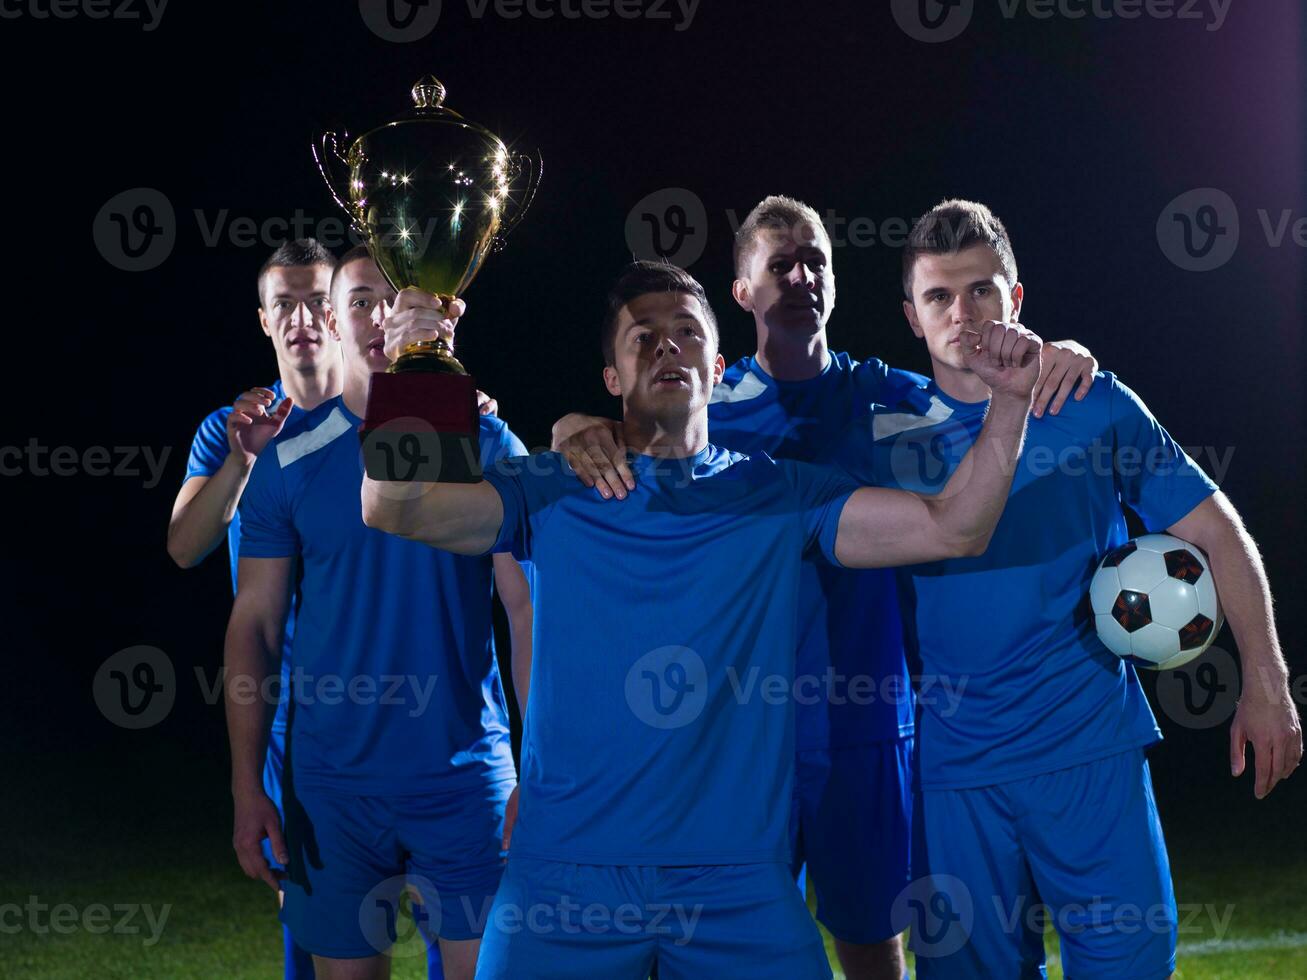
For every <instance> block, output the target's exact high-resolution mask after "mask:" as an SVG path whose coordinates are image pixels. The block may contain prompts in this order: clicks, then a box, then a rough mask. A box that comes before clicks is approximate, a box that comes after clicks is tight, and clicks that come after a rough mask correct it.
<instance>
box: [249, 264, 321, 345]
mask: <svg viewBox="0 0 1307 980" xmlns="http://www.w3.org/2000/svg"><path fill="white" fill-rule="evenodd" d="M330 289H331V269H330V268H328V267H327V266H325V265H305V266H283V265H274V266H273V267H272V268H271V269H269V270H268V271H267V273H266V274H265V275H264V278H263V305H262V306H260V307H259V323H260V324H262V325H263V332H264V333H265V334H267V335H268V336H269V337H271V338H272V346H273V347H274V348H275V349H276V351H277V360H278V362H279V363H281V364H285V365H289V367H290V368H291V369H292V370H300V371H311V370H313V369H315V368H316V367H318V366H319V365H320V364H322V363H323V362H324V361H325V360H326V359H327V358H332V357H338V356H339V353H340V349H339V347H338V346H337V344H336V341H335V338H333V337H332V336H331V333H330V332H329V331H328V330H327V313H328V311H329V310H330V306H331V300H330V296H329V295H328V293H329V290H330Z"/></svg>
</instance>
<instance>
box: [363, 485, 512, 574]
mask: <svg viewBox="0 0 1307 980" xmlns="http://www.w3.org/2000/svg"><path fill="white" fill-rule="evenodd" d="M503 522H504V504H503V501H501V500H500V499H499V494H498V493H497V492H496V491H495V488H494V487H492V486H491V485H490V484H489V483H486V482H485V481H484V480H483V481H482V482H480V483H395V482H388V481H380V480H373V479H371V478H369V477H368V476H367V475H364V477H363V523H364V524H366V525H367V526H368V527H371V528H376V529H377V530H378V531H385V532H386V533H387V534H394V535H397V536H399V537H401V538H408V539H409V540H411V541H421V542H422V543H423V544H429V545H431V546H432V547H433V548H440V549H442V550H444V551H452V552H454V553H455V554H460V555H481V554H485V553H486V552H487V551H489V550H490V547H491V546H492V545H493V544H494V543H495V539H496V538H497V537H499V528H500V525H501V524H503Z"/></svg>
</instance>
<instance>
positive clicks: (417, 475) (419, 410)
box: [359, 371, 481, 483]
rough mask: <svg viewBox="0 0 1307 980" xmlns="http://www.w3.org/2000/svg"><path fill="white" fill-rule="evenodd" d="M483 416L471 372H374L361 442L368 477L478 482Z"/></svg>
mask: <svg viewBox="0 0 1307 980" xmlns="http://www.w3.org/2000/svg"><path fill="white" fill-rule="evenodd" d="M480 428H481V423H480V416H479V413H478V412H477V396H476V382H475V381H474V380H472V377H471V376H470V375H466V374H446V373H443V372H431V371H409V372H403V373H400V374H385V373H378V374H374V375H372V381H371V384H370V386H369V388H368V406H367V409H366V410H365V417H364V419H363V425H362V427H361V428H360V429H359V441H360V442H361V443H362V446H363V465H364V469H365V470H366V471H367V474H368V476H369V477H371V478H372V479H374V480H384V481H387V482H391V483H410V482H422V483H479V482H480V480H481V443H480V440H479V439H478V438H477V435H478V433H479V431H480Z"/></svg>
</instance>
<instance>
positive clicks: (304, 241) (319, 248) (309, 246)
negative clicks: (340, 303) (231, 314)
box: [258, 238, 336, 306]
mask: <svg viewBox="0 0 1307 980" xmlns="http://www.w3.org/2000/svg"><path fill="white" fill-rule="evenodd" d="M311 265H325V266H326V267H327V268H328V269H332V270H333V271H334V270H335V268H336V257H335V256H334V255H332V254H331V252H330V251H329V250H328V249H327V248H326V246H324V245H323V244H322V243H321V242H320V241H318V240H317V239H316V238H297V239H295V240H294V241H291V242H285V243H283V244H282V245H281V246H280V247H278V249H277V250H276V251H275V252H273V253H272V254H271V255H269V256H268V260H267V261H266V262H264V263H263V265H262V266H260V267H259V278H258V287H259V306H262V305H263V284H264V281H265V280H266V279H267V278H268V270H269V269H274V268H278V267H289V268H296V267H301V268H302V267H304V266H311Z"/></svg>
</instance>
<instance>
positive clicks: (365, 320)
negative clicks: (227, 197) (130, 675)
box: [226, 248, 530, 980]
mask: <svg viewBox="0 0 1307 980" xmlns="http://www.w3.org/2000/svg"><path fill="white" fill-rule="evenodd" d="M330 297H331V302H330V305H329V308H328V311H327V314H326V319H325V327H326V330H327V331H329V333H330V335H331V336H332V337H333V338H334V339H335V340H336V341H337V342H338V343H339V345H340V349H341V353H342V364H343V369H344V371H343V378H342V390H341V393H340V394H338V395H336V396H334V397H328V398H326V399H325V400H323V401H321V403H320V404H318V405H316V406H314V407H313V408H311V409H309V410H305V411H303V412H302V413H301V414H298V415H297V416H295V417H294V418H290V417H289V410H288V409H287V408H285V407H283V408H280V409H278V410H277V411H275V412H274V413H273V414H272V415H271V416H267V417H265V416H263V415H260V414H259V413H258V412H257V411H248V412H246V413H245V414H246V415H247V418H248V421H247V422H245V423H243V425H244V427H245V428H246V429H247V430H249V431H254V432H258V433H259V434H260V435H261V436H262V439H263V442H264V443H266V447H259V446H257V445H255V446H251V447H250V448H251V450H252V452H254V453H256V454H257V462H255V463H254V466H253V470H252V472H250V474H249V478H248V484H247V485H246V487H245V490H244V494H243V495H242V497H241V501H240V515H241V522H242V527H241V534H242V540H241V544H240V550H241V553H240V561H239V571H238V577H239V589H238V591H237V594H236V601H235V604H234V606H233V609H232V615H231V622H230V624H229V626H228V631H227V646H226V666H227V674H226V695H227V719H228V728H229V734H230V738H231V745H232V786H233V795H234V797H235V810H236V819H235V823H236V828H235V833H234V841H235V845H236V850H237V856H238V858H239V860H240V863H241V866H242V868H243V869H244V870H245V872H246V873H247V874H249V875H250V876H251V877H259V878H262V879H264V880H265V881H267V882H268V883H269V884H271V885H274V886H275V885H276V884H277V882H278V877H277V876H276V875H274V873H273V871H272V870H271V869H270V868H269V866H268V862H267V860H266V859H265V858H264V855H263V853H262V852H261V850H260V844H261V842H262V839H263V838H265V837H266V838H268V839H269V841H270V843H271V849H272V852H273V854H274V855H275V857H276V859H277V861H278V862H279V863H280V864H281V865H283V866H284V867H285V872H284V874H282V875H281V876H280V883H281V887H282V888H283V890H284V893H285V901H284V906H283V910H282V919H283V921H284V922H285V923H286V924H287V926H288V927H289V929H290V932H291V934H292V935H293V937H294V940H295V942H296V943H297V945H298V946H299V947H300V948H302V949H304V950H306V951H308V952H309V953H311V954H312V955H313V958H314V965H315V968H316V971H317V975H318V976H319V977H323V978H325V980H335V978H343V977H348V978H381V977H385V976H387V975H388V974H389V959H388V957H386V956H385V955H384V953H385V950H386V947H387V944H388V941H389V939H390V938H392V937H393V932H394V921H393V915H394V911H395V909H396V907H397V905H398V901H399V894H398V893H399V891H400V889H401V888H402V886H403V883H404V880H405V877H406V876H409V877H410V880H412V879H417V880H420V881H421V882H422V885H421V887H419V893H420V894H421V898H422V900H423V908H424V910H425V911H424V913H423V914H422V916H421V920H420V924H421V925H423V927H424V934H425V935H426V938H427V939H428V941H429V942H435V941H436V939H437V935H438V937H439V943H440V948H441V958H442V960H443V964H444V972H445V975H446V976H449V977H451V978H458V980H467V978H470V977H471V976H472V972H473V968H474V964H475V962H476V955H477V947H478V944H479V934H480V923H479V921H478V916H479V914H480V910H481V909H482V907H483V905H485V904H488V903H489V901H490V897H491V896H492V895H493V894H494V893H495V890H496V887H497V886H498V882H499V877H500V874H501V872H502V857H501V850H502V836H503V825H504V814H505V807H506V805H507V804H508V801H509V797H510V793H512V792H513V791H514V787H515V783H516V779H515V775H514V767H513V760H512V755H511V749H510V744H509V728H508V718H507V709H506V706H505V702H504V697H503V690H502V687H501V684H500V679H499V672H498V668H497V666H496V661H495V651H494V645H493V632H492V626H491V583H492V578H491V575H492V560H491V559H490V558H489V557H485V558H461V557H455V556H451V555H444V554H440V553H437V552H433V551H432V550H431V549H429V548H425V547H422V546H419V545H416V544H410V543H407V542H403V541H400V540H398V539H396V538H394V537H391V536H388V535H383V534H379V533H377V532H375V531H372V530H370V529H368V528H367V527H365V526H364V525H363V523H362V521H361V520H360V517H359V509H358V499H359V486H360V482H361V480H362V462H361V456H360V451H359V444H358V434H357V427H358V425H359V422H360V416H361V414H362V412H363V410H364V404H365V402H366V400H367V389H368V382H369V380H370V378H371V375H372V373H373V372H374V371H380V370H384V369H385V367H386V366H387V365H388V364H389V363H390V359H391V357H392V356H393V354H394V353H395V352H397V350H398V349H402V347H403V346H404V344H405V343H407V342H408V341H409V340H410V339H414V338H413V337H412V334H413V332H414V331H417V333H418V335H419V336H421V337H426V336H430V335H433V334H439V335H441V336H445V337H446V338H447V339H452V336H453V328H454V322H453V321H451V320H446V319H444V314H443V313H442V312H440V311H439V310H438V309H437V308H436V307H435V304H434V300H433V299H432V298H431V297H429V296H426V295H424V294H418V293H417V292H416V291H413V290H406V291H405V292H404V293H403V294H401V295H399V296H398V297H397V296H396V294H395V292H394V290H393V289H391V287H390V286H389V285H388V284H387V283H386V281H385V279H384V277H383V276H382V274H381V272H380V270H379V269H377V267H376V265H375V264H374V263H373V261H372V260H371V258H370V257H369V256H368V254H367V252H366V250H364V249H362V248H358V249H354V250H353V251H351V252H349V253H347V254H346V255H345V256H344V257H343V258H342V259H341V261H340V263H339V264H338V265H337V267H336V269H335V272H334V274H333V275H332V276H331V280H330ZM455 312H456V314H457V313H459V312H461V307H460V308H459V310H456V311H455ZM388 351H389V352H390V353H388ZM480 444H481V449H482V455H483V460H482V462H483V465H487V466H488V465H490V464H491V463H492V462H493V461H494V459H496V458H498V457H501V456H505V455H509V454H518V453H521V452H522V451H523V449H522V445H521V443H520V442H519V441H518V440H517V438H516V437H515V436H514V435H513V434H512V433H511V432H510V431H509V430H508V429H507V427H506V426H505V425H504V424H503V423H502V422H500V421H499V420H498V419H496V418H493V417H490V416H485V415H483V416H482V417H481V420H480ZM260 448H264V451H259V449H260ZM493 573H494V577H495V578H494V581H495V584H496V585H497V586H498V589H499V591H500V594H501V596H502V598H503V600H504V603H505V606H506V608H507V610H508V613H509V620H510V625H511V628H512V640H513V655H514V666H515V668H517V666H518V662H519V661H520V660H522V659H523V658H527V657H529V650H530V646H529V644H530V597H529V592H528V591H527V585H526V580H525V577H524V575H523V573H522V571H521V569H520V567H519V566H518V565H517V563H516V562H514V561H513V560H512V559H511V557H509V556H507V555H501V556H497V557H496V558H495V559H494V560H493ZM295 592H298V594H299V596H300V597H301V598H300V605H299V608H298V616H297V622H296V629H295V635H294V641H293V646H292V656H293V665H294V666H293V672H292V675H291V678H290V693H289V695H288V697H287V699H286V700H287V715H288V721H287V735H286V773H285V787H284V790H285V791H284V794H283V802H284V809H285V833H284V835H283V832H282V820H281V817H280V815H279V814H278V812H277V809H276V807H275V805H274V803H273V802H272V800H271V799H270V798H269V796H268V793H267V791H266V790H265V788H264V786H263V783H262V781H261V779H260V769H261V768H262V764H263V758H264V753H265V749H266V745H267V741H268V732H269V727H270V721H271V719H270V717H269V712H268V710H267V709H268V706H267V705H266V704H265V703H264V701H263V699H262V698H260V697H257V696H255V697H250V696H249V695H248V691H250V690H255V691H257V690H260V689H262V688H263V686H264V682H265V681H266V679H267V677H268V676H269V674H270V673H271V671H273V670H275V669H276V666H277V662H278V660H279V658H280V656H281V653H282V650H281V646H282V637H283V635H284V630H285V624H286V620H287V617H288V611H289V608H290V604H291V596H292V594H293V593H295ZM517 674H518V671H517V670H516V669H515V676H516V675H517ZM243 692H244V693H243ZM519 694H520V696H521V698H522V700H523V701H525V700H526V692H525V691H524V690H519ZM427 889H430V890H431V892H432V893H426V890H427Z"/></svg>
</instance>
